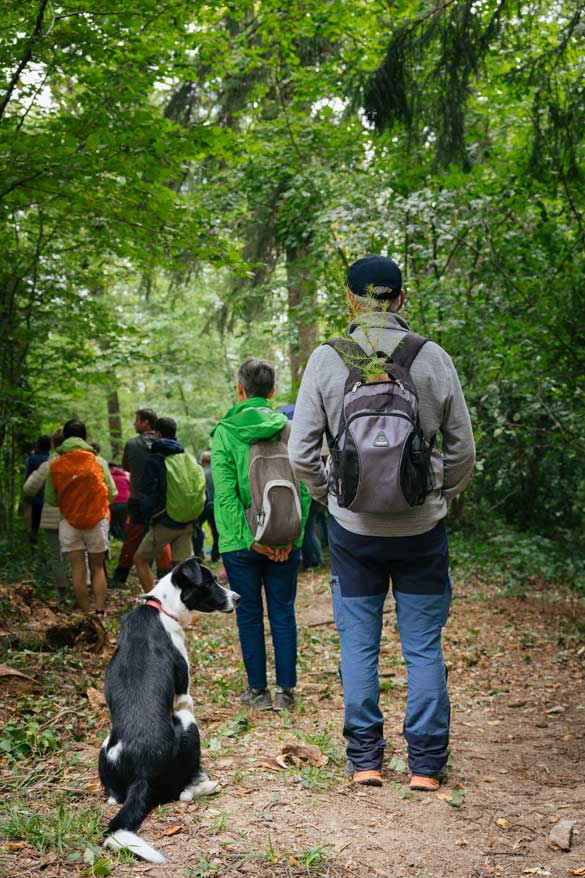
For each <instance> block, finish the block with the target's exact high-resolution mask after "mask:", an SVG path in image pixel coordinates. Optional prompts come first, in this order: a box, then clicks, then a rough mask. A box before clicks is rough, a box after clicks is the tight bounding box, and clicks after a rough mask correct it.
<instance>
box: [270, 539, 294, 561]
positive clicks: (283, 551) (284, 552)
mask: <svg viewBox="0 0 585 878" xmlns="http://www.w3.org/2000/svg"><path fill="white" fill-rule="evenodd" d="M292 549H293V545H292V543H289V544H288V546H280V547H279V548H278V549H273V552H274V558H273V559H272V560H273V561H288V556H289V555H290V553H291V552H292Z"/></svg>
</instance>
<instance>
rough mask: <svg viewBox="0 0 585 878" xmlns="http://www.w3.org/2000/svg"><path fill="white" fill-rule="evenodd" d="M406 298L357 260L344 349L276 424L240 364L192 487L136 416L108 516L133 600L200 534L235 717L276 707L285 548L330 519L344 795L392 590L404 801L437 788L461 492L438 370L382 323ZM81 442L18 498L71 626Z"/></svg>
mask: <svg viewBox="0 0 585 878" xmlns="http://www.w3.org/2000/svg"><path fill="white" fill-rule="evenodd" d="M405 295H406V294H405V291H404V290H403V288H402V275H401V272H400V269H399V267H398V265H397V264H396V263H395V262H394V261H393V260H391V259H388V258H386V257H382V256H369V257H366V258H364V259H360V260H358V261H357V262H355V263H354V264H353V265H352V266H351V267H350V268H349V271H348V275H347V298H348V306H349V314H350V321H351V322H350V327H349V334H348V337H346V338H344V339H341V338H340V339H331V340H330V341H328V342H326V343H325V344H322V345H320V346H319V347H318V348H317V349H316V350H315V351H313V353H312V354H311V356H310V358H309V360H308V362H307V365H306V368H305V371H304V374H303V377H302V381H301V385H300V389H299V393H298V397H297V400H296V404H295V405H294V406H287V407H285V408H284V409H283V410H281V411H275V410H274V408H273V406H272V403H271V399H272V397H273V395H274V391H275V371H274V369H273V367H272V366H271V365H270V363H268V362H266V361H264V360H259V359H255V358H248V359H247V360H245V362H244V363H242V365H241V366H240V368H239V371H238V374H237V397H238V402H237V403H236V404H235V405H234V406H233V407H232V408H230V409H229V411H228V412H227V413H226V414H225V415H224V417H223V418H222V419H221V420H220V421H219V423H218V424H217V425H216V426H215V427H214V429H213V430H212V432H211V436H212V439H211V453H210V455H211V456H210V458H209V452H206V453H205V457H204V458H203V459H202V462H203V463H204V464H205V467H206V472H204V471H203V469H202V467H201V466H200V465H199V464H198V463H197V462H196V460H195V459H194V458H193V457H192V455H190V454H189V453H188V452H186V451H185V450H184V448H183V446H182V445H180V444H179V442H178V441H177V439H176V425H175V422H174V421H173V419H172V418H157V417H156V415H155V413H154V412H153V411H152V410H150V409H140V410H138V411H137V412H136V420H135V428H136V432H137V436H136V437H135V438H134V439H131V440H129V441H128V442H127V443H126V447H125V451H124V459H123V467H122V471H124V470H127V471H128V472H129V474H130V481H129V486H128V490H127V496H126V497H124V498H123V500H122V501H121V504H122V505H125V506H126V510H127V516H126V519H125V522H124V537H125V541H124V544H123V547H122V550H121V553H120V558H119V561H118V566H117V567H116V570H115V572H114V575H113V581H114V582H117V583H119V584H121V583H124V582H125V581H126V578H127V576H128V574H129V572H130V569H131V567H132V564H135V566H136V570H137V573H138V576H139V579H140V582H141V584H142V586H143V588H144V589H145V591H148V590H149V589H150V588H151V587H152V584H153V582H154V576H153V573H152V571H151V569H150V564H151V562H153V561H156V567H157V575H158V576H159V577H160V576H161V575H163V574H164V573H165V572H167V571H168V570H170V569H171V568H172V566H173V565H174V564H176V563H178V562H179V561H182V560H185V559H186V558H188V557H191V556H192V555H193V554H194V551H195V549H197V550H198V551H200V550H201V547H202V536H201V533H202V532H201V522H202V520H207V521H208V522H209V525H210V528H211V531H212V535H213V539H214V545H213V548H212V557H213V560H216V559H217V558H218V557H219V554H221V558H222V561H223V565H224V567H225V574H226V576H227V578H228V580H229V584H230V587H231V588H232V589H233V590H234V591H236V592H238V594H239V595H240V596H241V600H240V603H239V606H238V608H237V625H238V633H239V639H240V646H241V651H242V658H243V663H244V666H245V670H246V675H247V681H248V686H247V689H246V691H245V692H244V693H243V694H242V696H241V701H242V703H244V704H246V705H248V706H249V707H250V708H252V709H257V710H269V709H275V710H285V709H289V708H292V707H293V706H294V704H295V701H296V696H295V687H296V684H297V677H296V665H297V629H296V621H295V598H296V591H297V574H298V569H299V564H300V561H301V550H302V551H303V553H304V552H305V551H307V553H308V552H309V549H306V550H305V546H307V545H309V544H310V545H314V536H315V535H314V532H313V531H311V533H310V536H311V539H310V541H307V539H306V536H307V535H305V543H304V542H303V534H304V530H305V528H306V525H307V522H308V521H309V525H310V527H311V528H312V526H313V524H314V522H315V521H316V520H318V519H319V517H320V516H321V521H322V522H323V518H322V511H323V509H324V507H326V508H328V512H329V517H328V523H327V524H325V522H323V523H322V524H321V526H320V527H321V533H322V534H323V532H324V531H328V545H329V550H330V555H331V566H332V579H331V594H332V603H333V614H334V618H335V623H336V627H337V631H338V633H339V641H340V666H339V670H340V677H341V682H342V687H343V694H344V711H345V714H344V728H343V734H344V736H345V738H346V740H347V756H348V765H347V770H348V773H349V774H351V775H352V777H353V779H354V781H355V782H356V783H358V784H366V785H374V786H380V785H381V784H382V782H383V779H382V774H381V769H382V762H383V755H384V748H385V746H386V741H385V739H384V734H383V724H384V722H383V717H382V714H381V711H380V708H379V703H378V702H379V694H380V687H379V679H378V660H379V652H380V640H381V633H382V619H383V615H382V614H383V607H384V602H385V599H386V596H387V593H388V591H389V588H390V584H391V586H392V593H393V597H394V600H395V606H396V617H397V623H398V630H399V635H400V641H401V648H402V655H403V658H404V661H405V663H406V667H407V671H408V699H407V707H406V717H405V721H404V736H405V739H406V744H407V749H408V763H409V769H410V773H411V780H410V787H411V789H414V790H434V789H436V788H437V787H438V786H439V784H440V782H441V780H442V778H443V776H444V773H445V770H446V763H447V758H448V743H449V720H450V706H449V696H448V691H447V671H446V667H445V663H444V660H443V654H442V647H441V632H442V628H443V626H444V625H445V623H446V620H447V616H448V613H449V607H450V602H451V593H452V583H451V579H450V576H449V554H448V540H447V531H446V527H445V517H446V515H447V510H448V506H449V503H450V501H452V500H453V498H454V497H456V496H458V495H459V494H460V493H461V492H462V491H463V490H464V489H465V487H466V485H467V482H468V480H469V477H470V475H471V471H472V469H473V465H474V460H475V449H474V442H473V433H472V428H471V422H470V418H469V414H468V410H467V406H466V403H465V399H464V396H463V392H462V389H461V385H460V382H459V379H458V376H457V372H456V370H455V367H454V365H453V362H452V360H451V358H450V357H449V355H448V354H447V353H446V352H445V351H444V350H443V349H442V348H441V347H440V346H439V345H438V344H436V343H434V342H432V341H430V340H429V339H426V338H422V337H421V336H419V335H416V334H415V333H413V332H411V331H410V329H409V326H408V324H407V322H406V321H405V320H404V319H402V317H401V316H400V315H399V311H400V310H401V308H402V306H403V304H404V301H405ZM291 416H292V420H289V418H290V417H291ZM86 439H87V437H86V431H85V427H84V425H83V424H82V423H80V422H79V421H68V422H67V423H66V424H65V426H64V428H63V434H62V441H61V437H60V436H58V435H57V436H56V437H54V442H53V444H54V446H55V450H56V452H57V455H56V457H54V458H52V459H51V458H49V457H48V456H47V457H45V459H44V460H42V461H40V463H38V464H37V469H35V470H34V471H33V472H32V473H30V474H29V475H28V479H27V483H26V485H25V491H26V492H27V493H28V494H29V496H33V495H35V494H36V493H37V491H38V490H39V488H40V487H42V484H43V481H45V480H46V481H45V495H44V503H45V505H44V506H43V505H42V501H41V512H40V513H39V512H35V513H34V515H35V521H37V522H39V523H40V526H41V527H44V528H45V529H46V531H47V535H48V534H49V532H51V534H52V536H51V545H52V547H53V549H54V550H55V547H56V540H55V532H56V531H57V529H58V541H59V545H60V551H61V553H62V554H66V555H68V557H69V560H70V562H71V572H72V579H73V588H74V592H75V596H76V599H77V602H78V604H79V606H80V607H81V609H82V610H84V611H86V612H87V611H88V610H89V593H88V588H87V578H86V560H85V559H86V555H87V558H88V559H89V570H90V574H91V583H92V587H93V593H94V596H95V605H96V611H97V612H98V613H102V612H103V611H104V606H105V599H106V577H105V573H104V564H103V559H104V553H105V552H106V551H107V548H108V528H109V521H110V517H112V518H113V515H114V514H113V513H111V512H110V509H113V508H114V507H111V506H110V504H112V501H114V500H115V498H116V485H115V484H114V479H113V477H112V474H111V472H110V468H109V467H108V465H107V464H106V462H105V461H104V460H103V459H102V458H101V457H100V456H99V455H97V454H96V453H95V451H94V449H93V448H92V447H91V446H90V445H89V444H88V443H87V441H86ZM324 440H326V441H325V442H324ZM40 453H41V452H39V454H40ZM43 454H48V449H46V448H45V451H44V452H43ZM209 462H211V468H209ZM43 471H44V472H43ZM39 472H40V473H41V475H38V473H39ZM114 472H115V469H114ZM43 475H44V479H43ZM35 477H36V478H35ZM31 480H33V481H32V483H31ZM118 480H121V477H120V476H119V475H118ZM33 488H34V489H35V490H33ZM57 508H58V511H57ZM45 510H47V515H46V516H45ZM116 516H117V517H116V522H117V525H118V533H117V534H116V535H119V533H120V528H119V526H120V523H121V517H120V513H119V512H118V513H116ZM58 518H60V520H58ZM198 522H199V523H198ZM194 526H195V534H194ZM217 537H218V538H219V544H218V540H217ZM194 546H195V549H194ZM317 549H319V546H317V547H316V549H315V552H317ZM317 556H318V555H317ZM307 557H308V555H307ZM306 566H310V564H308V563H307V564H306ZM59 587H60V588H61V589H62V588H63V579H62V574H61V580H60V586H59ZM264 601H265V603H266V610H267V615H268V620H269V625H270V633H271V639H272V645H273V649H274V659H275V662H274V663H275V683H276V690H275V693H274V697H273V695H272V692H271V689H270V687H269V683H268V676H267V658H266V643H265V632H264Z"/></svg>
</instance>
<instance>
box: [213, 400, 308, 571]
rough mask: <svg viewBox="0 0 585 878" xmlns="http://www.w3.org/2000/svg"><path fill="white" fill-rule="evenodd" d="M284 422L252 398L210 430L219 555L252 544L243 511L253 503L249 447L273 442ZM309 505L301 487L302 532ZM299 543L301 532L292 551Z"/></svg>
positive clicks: (261, 402) (303, 487)
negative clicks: (249, 478)
mask: <svg viewBox="0 0 585 878" xmlns="http://www.w3.org/2000/svg"><path fill="white" fill-rule="evenodd" d="M286 422H287V418H286V415H283V414H281V413H280V412H275V411H274V410H273V409H272V407H271V405H270V402H269V401H268V400H267V399H264V398H263V397H260V396H254V397H251V398H250V399H245V400H244V401H243V402H239V403H238V404H237V405H235V406H233V407H232V408H231V409H230V410H229V411H228V412H227V413H226V414H225V415H224V416H223V418H222V419H221V421H220V422H219V424H217V426H215V427H214V428H213V430H212V431H211V435H212V441H211V472H212V475H213V485H214V490H215V495H214V506H213V511H214V515H215V523H216V525H217V530H218V532H219V551H220V552H221V553H222V554H223V552H237V551H239V550H240V549H249V548H250V547H251V545H252V543H253V542H254V536H253V534H252V531H251V530H250V527H249V525H248V521H247V519H246V511H245V510H246V509H248V508H249V507H250V505H251V503H252V500H251V497H250V485H249V482H248V456H249V454H250V445H253V444H254V442H259V441H260V440H265V439H268V440H269V439H272V440H274V439H276V437H277V434H278V433H280V431H281V430H282V428H283V427H284V425H285V424H286ZM310 506H311V497H310V495H309V492H308V491H307V489H306V488H305V486H304V485H303V484H301V520H302V525H303V529H304V527H305V522H306V520H307V517H308V515H309V508H310ZM302 542H303V534H302V533H301V535H300V537H299V538H298V540H296V542H295V544H294V545H295V548H299V547H300V546H301V545H302Z"/></svg>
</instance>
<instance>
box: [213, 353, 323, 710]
mask: <svg viewBox="0 0 585 878" xmlns="http://www.w3.org/2000/svg"><path fill="white" fill-rule="evenodd" d="M274 380H275V375H274V369H273V367H272V366H271V365H270V363H267V362H266V361H265V360H257V359H255V358H253V357H250V358H249V359H247V360H245V362H244V363H242V365H241V366H240V368H239V370H238V399H239V402H238V404H237V405H235V406H233V407H232V408H231V409H230V410H229V411H228V412H227V413H226V414H225V415H224V417H223V418H222V419H221V421H220V422H219V424H217V426H216V427H214V429H213V430H212V444H211V468H212V473H213V482H214V485H215V496H214V511H215V522H216V525H217V529H218V532H219V551H220V553H221V556H222V560H223V563H224V566H225V569H226V573H227V575H228V579H229V582H230V586H231V587H232V588H233V589H234V591H237V592H238V594H239V595H240V596H241V600H240V603H239V605H238V607H237V620H238V632H239V635H240V645H241V648H242V657H243V660H244V665H245V668H246V673H247V676H248V689H247V690H246V691H245V692H244V693H243V695H242V696H241V701H242V703H243V704H247V705H249V706H250V707H255V708H256V709H259V710H270V709H272V708H273V707H274V709H275V710H283V709H287V708H291V707H293V706H294V704H295V693H294V689H295V686H296V661H297V628H296V619H295V608H294V604H295V597H296V591H297V572H298V567H299V561H300V547H301V544H302V541H303V535H302V532H301V535H300V536H299V538H298V539H297V540H296V541H295V542H294V543H290V544H289V545H287V546H275V547H272V546H266V545H262V544H260V543H257V542H255V539H254V535H253V534H252V531H251V530H250V527H249V525H248V520H247V518H246V510H247V509H248V508H249V507H250V505H251V497H250V486H249V480H248V457H249V453H250V446H251V445H252V444H253V443H255V442H259V441H261V440H277V439H278V438H279V436H280V433H281V431H282V429H283V427H284V426H285V425H286V423H287V418H286V415H283V414H280V413H279V412H275V411H274V410H273V409H272V406H271V404H270V402H269V401H268V400H269V399H270V398H271V397H272V396H273V395H274ZM300 499H301V513H302V514H301V522H302V526H303V527H304V524H305V521H306V520H307V516H308V514H309V507H310V505H311V498H310V496H309V493H308V491H307V490H306V488H305V486H304V485H302V484H301V497H300ZM263 586H264V592H265V596H266V606H267V610H268V619H269V621H270V632H271V635H272V644H273V647H274V658H275V665H276V694H275V697H274V702H273V700H272V694H271V692H270V689H269V688H268V681H267V675H266V644H265V640H264V621H263V603H262V587H263Z"/></svg>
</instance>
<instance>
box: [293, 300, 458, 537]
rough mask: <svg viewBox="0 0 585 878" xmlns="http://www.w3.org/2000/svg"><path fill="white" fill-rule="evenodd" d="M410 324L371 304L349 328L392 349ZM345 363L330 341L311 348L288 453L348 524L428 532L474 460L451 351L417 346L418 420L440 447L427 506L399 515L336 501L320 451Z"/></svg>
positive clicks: (333, 422) (333, 421)
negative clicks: (361, 509) (373, 308)
mask: <svg viewBox="0 0 585 878" xmlns="http://www.w3.org/2000/svg"><path fill="white" fill-rule="evenodd" d="M407 331H408V324H407V323H406V321H405V320H403V319H402V318H401V317H399V316H398V315H397V314H392V313H385V312H373V313H368V314H364V315H362V316H360V317H359V318H358V319H357V320H356V321H355V322H354V323H353V324H352V326H351V328H350V335H351V338H352V339H353V340H354V341H357V343H358V344H359V345H361V346H362V347H363V349H364V350H365V352H366V353H367V354H372V353H373V352H374V351H384V353H387V354H391V353H392V351H393V350H394V348H395V347H396V346H397V345H398V343H399V341H400V340H401V338H402V337H403V335H404V333H405V332H407ZM347 374H348V369H347V367H346V366H345V365H344V363H343V361H342V360H341V358H340V356H339V354H337V353H336V352H335V351H334V350H333V348H331V347H329V346H328V345H321V346H320V347H318V348H317V349H316V350H314V351H313V353H312V354H311V356H310V358H309V361H308V363H307V368H306V369H305V373H304V375H303V380H302V382H301V387H300V390H299V395H298V398H297V403H296V406H295V414H294V419H293V422H292V431H291V435H290V439H289V443H288V451H289V456H290V459H291V462H292V465H293V468H294V470H295V472H296V475H297V477H298V478H299V479H301V480H302V481H303V482H304V483H305V485H306V486H307V488H308V489H309V492H310V494H311V496H312V497H314V499H315V500H318V501H319V502H320V503H323V504H328V506H329V512H330V513H331V515H333V516H334V518H335V519H336V521H338V522H339V524H340V525H341V526H342V527H344V528H345V529H346V530H349V531H352V533H357V534H362V535H364V536H379V537H403V536H412V535H414V534H421V533H425V532H426V531H428V530H430V529H431V528H433V527H434V526H435V525H436V524H437V522H438V521H440V520H441V519H442V518H444V517H445V515H446V514H447V507H448V504H449V502H450V501H451V500H452V499H453V498H454V497H456V496H457V495H458V494H461V492H462V491H464V490H465V487H466V486H467V483H468V481H469V478H470V476H471V472H472V470H473V465H474V463H475V445H474V442H473V431H472V428H471V421H470V418H469V412H468V410H467V405H466V404H465V397H464V396H463V391H462V389H461V384H460V382H459V378H458V376H457V372H456V371H455V366H454V365H453V361H452V360H451V357H450V356H449V355H448V354H447V353H446V352H445V351H444V350H443V349H442V348H441V347H440V346H439V345H438V344H435V343H434V342H432V341H429V342H427V343H426V344H425V345H424V347H423V348H422V349H421V350H420V352H419V354H418V356H417V358H416V359H415V361H414V363H413V364H412V368H411V370H410V374H411V376H412V380H413V382H414V385H415V387H416V390H417V393H418V397H419V406H420V424H421V427H422V430H423V432H424V434H425V437H426V438H427V440H429V441H430V440H431V439H432V437H433V436H435V435H436V434H437V433H438V434H440V436H441V440H442V442H441V449H442V450H439V448H437V446H436V445H435V448H434V449H433V456H432V463H433V470H434V474H435V482H436V487H435V490H434V491H433V492H432V493H431V494H429V496H428V497H427V498H426V500H425V502H424V504H423V505H422V506H414V507H413V508H412V509H408V510H406V512H401V513H397V514H395V515H380V514H377V513H365V512H364V513H362V512H360V513H356V512H350V511H349V510H348V509H342V508H340V507H339V506H338V505H337V502H336V499H335V496H334V495H333V494H332V493H330V492H329V491H328V477H327V471H326V469H325V465H324V464H323V461H322V458H321V453H322V450H321V449H322V444H323V435H324V433H325V430H326V427H328V428H329V430H330V432H331V434H332V435H333V436H335V435H336V434H337V431H338V427H339V421H340V417H341V410H342V405H343V394H344V385H345V380H346V378H347Z"/></svg>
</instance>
